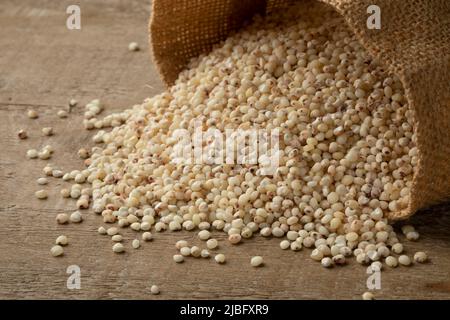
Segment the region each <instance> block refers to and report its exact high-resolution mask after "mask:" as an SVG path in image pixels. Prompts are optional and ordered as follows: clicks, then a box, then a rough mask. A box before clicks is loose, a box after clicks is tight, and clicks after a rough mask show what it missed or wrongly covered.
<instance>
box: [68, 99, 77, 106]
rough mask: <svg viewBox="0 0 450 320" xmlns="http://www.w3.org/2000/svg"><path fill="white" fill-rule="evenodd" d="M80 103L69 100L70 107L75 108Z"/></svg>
mask: <svg viewBox="0 0 450 320" xmlns="http://www.w3.org/2000/svg"><path fill="white" fill-rule="evenodd" d="M77 103H78V101H77V100H75V99H70V100H69V107H71V108H73V107H75V106H76V105H77Z"/></svg>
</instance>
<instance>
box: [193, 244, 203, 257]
mask: <svg viewBox="0 0 450 320" xmlns="http://www.w3.org/2000/svg"><path fill="white" fill-rule="evenodd" d="M201 253H202V250H201V249H200V248H199V247H197V246H193V247H192V248H191V256H193V257H195V258H198V257H200V255H201Z"/></svg>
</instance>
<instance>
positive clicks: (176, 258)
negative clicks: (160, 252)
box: [173, 254, 184, 263]
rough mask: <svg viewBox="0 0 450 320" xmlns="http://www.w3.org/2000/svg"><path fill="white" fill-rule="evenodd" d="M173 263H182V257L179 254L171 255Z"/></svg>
mask: <svg viewBox="0 0 450 320" xmlns="http://www.w3.org/2000/svg"><path fill="white" fill-rule="evenodd" d="M173 261H175V262H176V263H182V262H183V261H184V257H183V256H182V255H181V254H175V255H173Z"/></svg>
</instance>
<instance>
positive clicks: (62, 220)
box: [56, 213, 69, 224]
mask: <svg viewBox="0 0 450 320" xmlns="http://www.w3.org/2000/svg"><path fill="white" fill-rule="evenodd" d="M56 222H57V223H58V224H66V223H67V222H69V215H68V214H67V213H58V214H57V215H56Z"/></svg>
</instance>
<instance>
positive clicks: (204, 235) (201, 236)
mask: <svg viewBox="0 0 450 320" xmlns="http://www.w3.org/2000/svg"><path fill="white" fill-rule="evenodd" d="M198 237H199V239H200V240H203V241H206V240H208V239H209V237H211V233H210V232H209V231H208V230H202V231H200V232H199V233H198Z"/></svg>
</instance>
